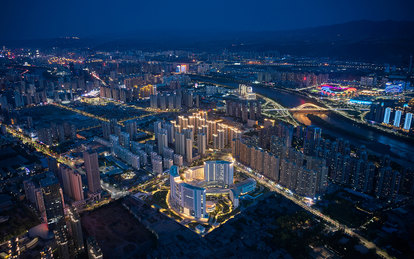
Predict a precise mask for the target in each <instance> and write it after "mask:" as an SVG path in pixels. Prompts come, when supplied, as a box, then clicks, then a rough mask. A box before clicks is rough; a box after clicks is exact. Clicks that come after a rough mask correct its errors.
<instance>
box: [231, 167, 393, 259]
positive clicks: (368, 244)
mask: <svg viewBox="0 0 414 259" xmlns="http://www.w3.org/2000/svg"><path fill="white" fill-rule="evenodd" d="M235 165H236V166H237V168H238V169H240V170H241V171H243V173H245V174H247V175H249V176H250V177H252V178H254V179H255V180H256V181H257V182H259V183H260V184H262V185H264V186H266V187H267V188H269V189H270V190H272V191H274V192H276V193H278V194H280V195H282V196H283V197H285V198H286V199H289V200H291V201H292V202H294V203H295V204H296V205H298V206H300V207H301V208H303V209H304V210H306V211H308V212H310V213H312V214H313V215H315V216H317V217H319V218H321V219H322V220H324V221H325V222H326V223H328V224H330V225H333V226H335V227H336V228H337V229H343V230H344V232H345V233H346V234H348V235H349V236H352V237H356V238H358V240H359V241H360V242H361V244H363V245H364V246H365V247H366V248H368V249H375V251H376V253H377V255H379V256H381V257H382V258H392V257H391V256H390V255H389V254H388V253H387V252H386V251H384V250H382V249H380V248H379V247H377V246H376V245H375V244H374V243H373V242H371V241H368V240H367V239H366V238H364V237H362V236H361V235H359V234H358V233H355V232H354V231H353V230H352V229H351V228H349V227H347V226H346V225H344V224H341V223H339V222H338V221H336V220H334V219H332V218H330V217H328V216H327V215H325V214H322V213H321V212H320V211H319V210H316V209H314V208H312V207H309V206H308V205H306V204H305V203H303V202H302V201H301V200H299V199H297V198H295V197H294V196H292V195H290V194H288V193H286V192H285V191H284V190H282V189H279V188H278V187H276V186H275V185H274V184H271V183H270V182H269V180H268V179H266V178H265V177H263V176H262V175H258V174H255V173H252V172H250V171H249V170H247V169H246V167H245V166H244V165H242V164H240V163H239V162H235Z"/></svg>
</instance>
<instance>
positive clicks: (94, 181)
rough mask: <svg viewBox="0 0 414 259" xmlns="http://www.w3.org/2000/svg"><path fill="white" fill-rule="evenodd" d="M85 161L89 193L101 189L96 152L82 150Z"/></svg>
mask: <svg viewBox="0 0 414 259" xmlns="http://www.w3.org/2000/svg"><path fill="white" fill-rule="evenodd" d="M83 160H84V161H85V169H86V176H87V178H88V188H89V192H90V193H98V192H100V191H101V176H100V173H99V162H98V153H96V152H93V151H91V150H88V151H85V152H83Z"/></svg>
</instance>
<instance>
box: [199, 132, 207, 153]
mask: <svg viewBox="0 0 414 259" xmlns="http://www.w3.org/2000/svg"><path fill="white" fill-rule="evenodd" d="M197 143H198V153H199V154H200V155H202V156H203V155H205V153H206V149H207V135H206V134H204V133H199V134H198V136H197Z"/></svg>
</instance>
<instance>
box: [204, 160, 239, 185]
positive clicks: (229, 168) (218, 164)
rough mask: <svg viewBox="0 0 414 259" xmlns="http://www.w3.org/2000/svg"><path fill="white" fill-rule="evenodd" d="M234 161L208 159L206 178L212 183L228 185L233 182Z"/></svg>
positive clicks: (205, 164) (205, 170)
mask: <svg viewBox="0 0 414 259" xmlns="http://www.w3.org/2000/svg"><path fill="white" fill-rule="evenodd" d="M233 174H234V168H233V163H232V162H228V161H206V162H205V163H204V180H205V181H206V182H207V183H208V184H210V185H220V186H226V185H230V184H233Z"/></svg>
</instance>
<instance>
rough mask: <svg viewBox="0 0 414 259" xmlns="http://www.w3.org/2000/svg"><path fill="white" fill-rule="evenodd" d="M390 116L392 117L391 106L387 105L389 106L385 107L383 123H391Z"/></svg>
mask: <svg viewBox="0 0 414 259" xmlns="http://www.w3.org/2000/svg"><path fill="white" fill-rule="evenodd" d="M390 117H391V108H390V107H387V108H385V114H384V120H383V123H385V124H389V123H390Z"/></svg>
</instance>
